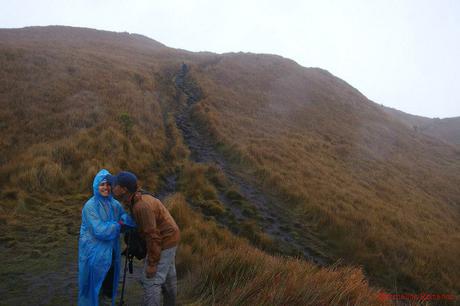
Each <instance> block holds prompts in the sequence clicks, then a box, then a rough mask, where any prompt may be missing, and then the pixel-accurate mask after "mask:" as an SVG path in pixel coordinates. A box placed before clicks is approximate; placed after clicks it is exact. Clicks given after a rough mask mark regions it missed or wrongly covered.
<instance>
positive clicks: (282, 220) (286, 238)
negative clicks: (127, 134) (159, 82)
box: [174, 64, 328, 265]
mask: <svg viewBox="0 0 460 306" xmlns="http://www.w3.org/2000/svg"><path fill="white" fill-rule="evenodd" d="M174 82H175V86H176V89H177V91H178V94H177V97H176V103H178V105H179V111H178V112H177V114H176V116H175V120H176V125H177V127H178V128H179V129H180V131H181V132H182V134H183V138H184V141H185V143H186V145H187V146H188V147H189V149H190V151H191V158H192V160H193V161H194V162H196V163H210V164H215V165H216V166H217V167H219V168H220V169H221V170H222V171H223V173H224V174H225V176H226V177H227V179H228V180H229V181H230V182H231V184H232V185H233V186H234V187H236V188H237V189H238V191H239V193H240V194H241V195H242V196H243V197H244V198H245V199H246V200H247V201H248V202H249V203H250V204H251V205H253V207H254V208H255V209H256V210H257V212H258V215H259V216H261V218H259V225H260V226H261V227H262V229H263V231H264V232H265V233H267V234H268V235H270V236H271V237H272V238H274V239H276V240H277V241H279V242H282V243H285V244H288V245H289V246H290V247H293V248H295V249H296V251H297V252H298V253H300V254H302V255H303V256H304V258H305V259H307V260H310V261H313V262H315V263H317V264H319V265H326V264H327V262H328V260H327V259H326V258H324V257H323V256H320V255H317V254H316V253H315V252H314V251H313V250H312V249H311V248H309V247H308V246H307V245H306V243H305V241H308V237H307V236H308V235H305V236H304V237H302V238H301V239H302V241H299V238H296V237H293V235H292V231H291V229H290V228H288V227H287V226H286V224H290V223H291V222H290V220H289V219H288V217H286V216H285V215H284V214H283V211H282V209H281V207H280V205H281V204H280V203H279V202H277V201H276V200H275V199H272V198H269V197H268V196H266V195H265V194H264V193H263V192H261V190H260V189H259V188H258V187H257V186H256V185H255V184H254V182H251V181H249V180H248V179H245V178H244V177H243V176H242V175H240V174H238V173H237V171H236V170H234V169H233V168H232V167H231V166H230V165H229V163H228V162H227V161H226V159H225V157H224V156H223V155H222V154H221V153H220V152H218V151H217V150H216V148H215V146H214V143H213V141H212V139H211V138H210V137H209V136H208V135H206V132H205V131H200V129H199V128H198V126H197V124H196V123H195V122H194V121H193V120H192V117H191V113H192V108H193V106H194V105H195V104H197V103H199V102H200V100H201V99H202V91H201V89H200V88H199V86H198V85H197V84H196V83H195V82H194V81H193V79H192V78H191V77H190V73H189V68H188V67H187V65H185V64H183V65H182V67H181V69H180V71H179V72H178V73H177V74H176V76H175V79H174ZM181 95H183V96H182V98H184V96H185V100H186V102H185V105H184V103H182V101H183V100H182V99H181ZM219 200H220V201H221V202H222V203H223V204H224V205H225V206H226V207H227V208H229V209H230V211H231V212H232V213H233V214H234V215H235V217H236V218H237V219H238V220H240V221H241V220H243V219H244V218H245V217H244V213H243V212H242V211H241V207H239V206H237V205H235V204H233V202H232V200H231V199H229V198H228V197H227V196H226V194H225V193H223V192H219Z"/></svg>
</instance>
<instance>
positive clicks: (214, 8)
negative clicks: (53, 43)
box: [0, 0, 460, 118]
mask: <svg viewBox="0 0 460 306" xmlns="http://www.w3.org/2000/svg"><path fill="white" fill-rule="evenodd" d="M0 7H1V10H0V27H1V28H18V27H24V26H35V25H42V26H44V25H68V26H79V27H89V28H95V29H101V30H109V31H117V32H124V31H127V32H130V33H139V34H143V35H146V36H148V37H150V38H152V39H155V40H157V41H159V42H161V43H164V44H166V45H167V46H169V47H173V48H181V49H186V50H190V51H212V52H217V53H224V52H238V51H244V52H255V53H271V54H278V55H282V56H284V57H288V58H291V59H293V60H295V61H296V62H298V63H299V64H301V65H302V66H305V67H321V68H323V69H327V70H329V71H330V72H331V73H333V74H334V75H336V76H338V77H340V78H342V79H344V80H345V81H347V82H348V83H349V84H351V85H352V86H354V87H355V88H357V89H358V90H360V91H361V92H362V93H363V94H364V95H366V96H367V97H368V98H369V99H371V100H373V101H375V102H377V103H380V104H383V105H386V106H390V107H394V108H397V109H400V110H402V111H405V112H408V113H411V114H416V115H422V116H427V117H440V118H443V117H453V116H460V86H459V85H460V84H459V83H460V82H459V80H460V72H459V71H460V58H459V55H460V1H456V0H413V1H405V0H380V1H377V0H376V1H369V0H367V1H366V0H361V1H359V0H352V1H350V0H347V1H338V0H337V1H332V0H331V1H287V0H285V1H271V0H270V1H269V0H265V1H249V0H246V1H243V0H232V1H212V0H202V1H178V0H168V1H161V2H160V1H154V0H151V1H148V0H145V1H135V0H131V1H121V0H112V1H103V0H84V1H75V0H73V1H71V0H69V1H62V0H61V1H52V0H47V1H32V0H30V1H24V0H19V1H5V0H0Z"/></svg>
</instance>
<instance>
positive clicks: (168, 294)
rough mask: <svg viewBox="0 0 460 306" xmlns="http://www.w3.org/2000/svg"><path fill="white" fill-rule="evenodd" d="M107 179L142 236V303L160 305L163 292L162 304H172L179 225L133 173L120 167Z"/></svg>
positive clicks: (150, 305)
mask: <svg viewBox="0 0 460 306" xmlns="http://www.w3.org/2000/svg"><path fill="white" fill-rule="evenodd" d="M110 181H111V184H112V193H113V195H114V197H115V198H116V199H117V200H118V201H120V202H122V203H123V205H124V206H125V207H126V208H127V209H129V211H130V212H131V214H132V216H133V217H134V220H135V221H136V223H137V229H138V232H139V236H140V237H141V238H142V239H144V240H145V244H146V248H147V256H146V259H145V263H144V270H143V276H142V285H143V287H144V305H145V306H153V305H155V306H156V305H160V300H161V292H163V293H164V304H165V305H175V303H176V296H177V277H176V265H175V256H176V250H177V245H178V244H179V240H180V231H179V227H178V226H177V224H176V222H175V221H174V219H173V217H172V216H171V214H170V213H169V211H168V210H167V209H166V207H165V206H164V205H163V203H161V201H160V200H158V199H157V198H155V197H153V196H152V195H150V194H146V193H143V192H142V191H141V190H140V189H139V187H138V183H137V177H136V176H135V175H134V174H133V173H131V172H127V171H122V172H120V173H118V174H117V175H116V176H112V177H111V179H110Z"/></svg>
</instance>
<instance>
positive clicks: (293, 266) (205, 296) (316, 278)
mask: <svg viewBox="0 0 460 306" xmlns="http://www.w3.org/2000/svg"><path fill="white" fill-rule="evenodd" d="M165 203H166V204H167V206H168V208H169V209H170V211H171V213H172V214H173V216H174V218H175V220H176V221H177V222H178V224H179V226H180V228H181V236H182V238H181V246H180V248H179V253H178V263H177V265H178V269H179V272H180V273H184V272H185V271H189V274H188V275H187V276H186V277H185V279H184V280H183V281H182V283H181V285H182V286H181V292H180V298H181V300H183V301H184V302H185V303H187V302H190V303H192V302H193V304H194V305H197V304H198V305H210V304H214V305H382V304H385V303H384V302H383V301H380V300H379V299H378V292H377V291H375V290H371V289H369V287H368V284H367V281H366V280H365V278H364V275H363V273H362V271H361V270H360V269H357V268H349V267H342V268H337V267H331V268H327V269H325V268H323V269H322V268H318V267H317V266H315V265H313V264H311V263H308V262H305V261H302V260H296V259H292V258H283V257H275V256H270V255H267V254H266V253H264V252H262V251H260V250H258V249H256V248H254V247H251V246H249V245H248V244H247V242H245V241H244V240H242V239H241V238H236V237H235V236H233V235H232V234H231V233H230V232H228V231H227V230H225V229H222V228H219V227H218V226H217V225H216V224H215V223H214V222H210V221H204V220H203V219H202V217H201V216H200V215H198V214H197V213H196V212H194V211H192V210H191V209H190V208H189V207H188V205H187V203H186V202H185V198H184V196H182V195H181V194H175V195H173V196H171V197H170V198H168V199H167V200H166V201H165Z"/></svg>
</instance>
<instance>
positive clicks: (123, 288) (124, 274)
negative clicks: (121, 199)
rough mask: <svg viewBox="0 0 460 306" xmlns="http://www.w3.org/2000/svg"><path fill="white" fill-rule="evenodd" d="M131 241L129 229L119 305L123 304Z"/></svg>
mask: <svg viewBox="0 0 460 306" xmlns="http://www.w3.org/2000/svg"><path fill="white" fill-rule="evenodd" d="M130 243H131V230H129V231H128V246H127V248H126V252H125V268H124V271H123V285H122V286H121V297H120V304H119V305H120V306H123V305H124V304H125V301H124V300H123V297H124V294H125V283H126V270H127V269H128V257H129V245H130Z"/></svg>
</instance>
